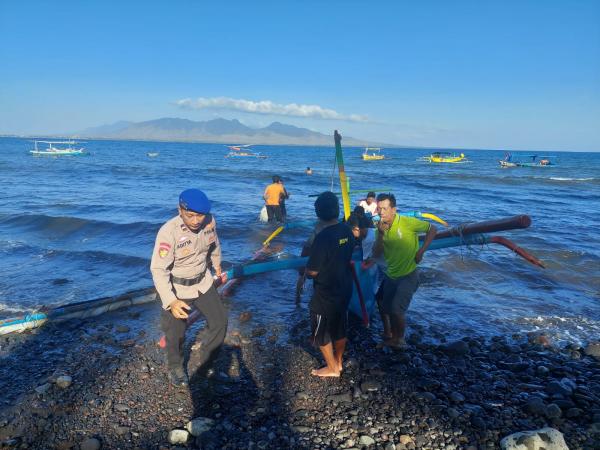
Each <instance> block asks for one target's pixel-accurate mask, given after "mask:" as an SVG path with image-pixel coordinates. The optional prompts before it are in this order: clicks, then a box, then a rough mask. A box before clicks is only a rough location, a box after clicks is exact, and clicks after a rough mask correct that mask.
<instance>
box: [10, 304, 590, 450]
mask: <svg viewBox="0 0 600 450" xmlns="http://www.w3.org/2000/svg"><path fill="white" fill-rule="evenodd" d="M229 308H230V315H229V317H230V325H229V329H228V334H227V337H226V341H225V345H224V348H223V350H222V352H221V354H220V355H219V358H218V359H217V361H216V363H215V371H214V374H212V375H211V376H209V377H207V376H206V374H205V373H202V374H200V373H196V374H193V372H194V367H195V365H194V364H195V363H194V361H195V356H196V355H195V352H194V351H190V356H189V363H188V371H189V373H190V377H191V384H190V389H184V390H178V389H176V388H173V387H171V386H170V385H168V382H167V378H166V368H165V364H164V362H163V355H162V351H161V350H160V349H159V348H158V347H157V345H156V341H157V340H158V337H159V331H158V316H159V314H158V313H159V305H158V304H156V303H152V304H147V305H138V306H135V307H132V308H130V309H127V310H120V311H115V312H111V313H108V314H105V315H103V316H100V317H96V318H94V319H86V320H82V321H80V322H77V323H70V322H69V323H66V322H63V323H61V324H58V325H52V324H47V325H46V326H45V327H43V328H41V329H39V330H37V331H36V332H32V333H25V334H22V335H8V336H4V337H1V338H0V358H1V359H0V361H2V364H1V367H0V388H1V389H2V392H3V398H2V400H0V442H1V443H2V448H31V449H42V448H43V449H47V448H57V449H70V448H73V449H77V448H85V449H88V448H97V447H95V444H96V443H100V444H101V448H103V449H106V448H119V449H136V448H144V449H145V448H151V449H170V448H203V449H210V448H214V449H219V448H258V449H265V448H273V449H275V448H307V449H308V448H310V449H314V448H322V449H329V448H346V449H349V448H373V449H374V448H382V449H386V450H391V449H405V448H406V449H413V448H442V449H448V450H451V449H459V448H468V449H470V450H475V449H488V448H489V449H492V448H500V440H501V439H502V438H504V437H505V436H508V435H509V434H512V433H514V432H519V431H525V430H535V429H539V428H543V427H545V426H550V427H553V428H555V429H557V430H559V431H561V432H562V433H563V434H564V438H565V440H566V442H567V445H568V447H569V448H570V449H579V448H581V449H588V448H599V447H598V444H597V443H598V442H600V360H599V359H596V358H600V346H593V345H591V346H589V347H588V348H586V349H585V350H586V351H587V352H588V353H594V354H595V355H596V356H595V357H593V356H590V355H586V354H585V351H584V349H580V348H576V346H574V345H571V346H567V347H566V348H562V349H561V348H556V347H553V346H552V345H551V343H549V342H548V340H547V339H546V338H544V336H543V335H542V336H540V335H534V334H530V335H529V336H527V335H525V334H516V335H513V336H496V337H492V338H491V339H484V338H480V337H465V338H463V339H462V340H459V341H454V342H451V343H449V344H444V343H442V344H436V343H425V342H423V338H424V337H426V335H427V330H426V329H425V328H424V327H422V326H419V325H413V326H410V325H409V330H408V334H409V336H408V343H409V344H410V345H409V348H408V349H407V350H406V351H402V352H391V351H388V350H380V349H377V348H376V343H377V341H378V339H379V337H378V336H377V334H376V333H377V331H376V329H364V328H362V327H360V325H358V324H353V325H352V326H351V328H350V333H349V337H350V342H349V344H348V350H347V352H346V355H345V368H344V373H343V374H342V377H341V378H340V379H318V378H315V377H312V376H311V375H310V370H311V369H313V368H316V367H318V366H319V365H320V364H321V359H320V356H319V354H318V350H317V349H314V348H312V347H311V346H310V345H309V344H308V341H307V337H308V334H309V322H308V312H307V311H306V310H305V309H304V308H302V309H301V310H299V311H298V314H297V315H295V316H294V321H293V323H290V324H289V328H287V329H277V328H273V327H272V326H271V327H270V325H272V324H268V323H260V322H259V320H258V319H257V318H254V317H248V314H247V313H246V315H244V314H241V313H243V311H239V310H237V308H236V305H235V303H232V304H231V305H230V306H229ZM238 317H239V319H238ZM193 328H194V329H195V330H198V329H199V328H200V327H199V324H197V325H195V326H194V327H193ZM193 334H195V333H194V332H188V334H187V337H188V340H187V345H186V348H187V349H188V350H189V349H190V346H191V344H192V342H193V336H192V335H193ZM69 379H70V382H69ZM61 386H62V387H61ZM199 417H203V418H206V419H211V420H212V422H211V421H208V420H205V421H204V422H203V423H204V425H203V427H204V428H203V430H205V431H204V432H203V433H201V434H200V436H198V437H193V436H189V437H188V441H187V444H186V445H183V444H179V446H177V445H171V444H170V443H169V433H170V432H171V431H172V430H175V429H181V430H183V429H184V428H185V426H186V424H187V423H188V422H189V421H190V420H191V419H194V418H199ZM196 431H197V430H196ZM392 445H394V447H392ZM90 446H91V447H90Z"/></svg>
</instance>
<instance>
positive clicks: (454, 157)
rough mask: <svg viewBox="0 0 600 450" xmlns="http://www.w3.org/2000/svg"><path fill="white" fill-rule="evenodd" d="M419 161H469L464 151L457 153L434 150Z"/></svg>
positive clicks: (451, 162) (450, 162) (454, 162)
mask: <svg viewBox="0 0 600 450" xmlns="http://www.w3.org/2000/svg"><path fill="white" fill-rule="evenodd" d="M417 161H425V162H429V163H449V164H456V163H465V162H469V160H468V159H467V157H466V156H465V154H464V153H460V154H456V153H450V152H434V153H432V154H431V155H429V156H422V157H421V158H419V159H417Z"/></svg>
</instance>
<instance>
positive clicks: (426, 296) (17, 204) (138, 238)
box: [0, 138, 600, 343]
mask: <svg viewBox="0 0 600 450" xmlns="http://www.w3.org/2000/svg"><path fill="white" fill-rule="evenodd" d="M81 145H83V146H84V147H85V149H86V151H87V152H88V153H89V155H88V156H81V157H34V156H32V155H31V154H30V153H29V151H30V150H31V149H32V148H33V142H32V141H31V140H30V139H20V138H0V192H1V195H0V318H8V317H13V316H18V315H22V314H24V313H28V312H32V311H36V310H39V309H43V308H48V307H53V306H58V305H63V304H69V303H72V302H80V301H85V300H93V299H96V298H100V297H107V296H113V295H118V294H123V293H126V292H129V291H132V290H136V289H140V288H145V287H150V286H152V279H151V276H150V271H149V265H150V257H151V254H152V249H153V245H154V239H155V236H156V233H157V231H158V229H159V228H160V226H161V225H162V224H163V223H164V222H165V221H167V220H168V219H170V218H171V217H173V216H175V215H176V214H177V210H176V207H177V199H178V195H179V193H180V192H181V191H182V190H184V189H187V188H199V189H202V190H203V191H205V192H206V194H207V195H208V196H209V198H210V199H211V201H212V205H213V213H214V215H215V217H216V220H217V231H218V235H219V237H220V240H221V244H222V248H223V258H224V260H225V261H226V263H227V264H237V263H245V262H247V261H248V260H249V259H250V258H251V257H252V255H253V254H254V253H255V252H256V250H258V249H259V248H260V247H261V245H262V242H263V240H264V239H265V238H266V237H267V236H268V235H269V234H270V233H271V232H272V231H273V228H274V227H273V226H271V225H268V224H263V223H261V222H259V220H258V215H259V211H260V209H261V207H262V203H263V202H262V194H263V191H264V188H265V186H266V185H268V184H269V183H270V180H271V177H272V176H273V175H275V174H276V175H280V176H281V177H282V178H283V180H284V183H285V186H286V188H287V190H288V191H289V193H290V195H291V196H290V199H289V200H288V201H287V210H288V220H289V221H292V222H296V221H309V222H310V221H311V220H313V219H314V218H315V214H314V207H313V204H314V200H315V197H314V195H316V194H319V193H320V192H323V191H325V190H333V191H334V192H339V191H340V188H339V179H338V176H337V167H335V165H334V161H335V148H334V146H333V139H332V145H331V146H330V147H314V146H253V147H252V150H253V151H255V152H260V153H262V154H263V155H265V156H267V158H264V159H256V158H225V155H226V154H227V153H228V149H227V147H226V146H224V145H222V144H203V143H174V142H143V141H111V140H92V141H86V142H84V143H82V144H81ZM342 145H343V141H342ZM463 151H464V153H465V154H466V156H467V158H468V160H469V162H468V163H464V164H429V163H426V162H422V161H418V159H419V158H420V157H422V156H425V155H428V154H429V153H431V150H427V149H417V148H414V149H413V148H398V149H391V148H390V149H383V150H382V153H384V154H385V155H386V157H387V158H388V159H386V160H384V161H362V159H361V157H360V155H361V152H362V149H360V148H355V147H354V148H352V147H348V148H344V158H345V169H346V173H347V175H348V177H349V178H350V186H351V190H354V191H366V190H372V191H376V192H393V193H394V194H395V196H396V198H397V200H398V210H399V211H420V212H428V213H433V214H435V215H437V216H439V217H441V218H443V219H444V220H446V221H447V222H448V223H449V224H451V225H459V224H464V223H468V222H478V221H485V220H492V219H499V218H504V217H508V216H513V215H517V214H528V215H530V216H531V219H532V225H531V227H530V228H528V229H522V230H514V231H506V232H501V233H498V234H499V235H502V236H505V237H507V238H509V239H511V240H512V241H513V242H515V243H516V244H517V245H518V246H520V247H523V248H525V249H527V250H528V251H529V252H530V253H532V254H533V255H535V256H537V257H538V258H539V259H541V260H542V261H543V263H544V264H545V265H546V268H545V269H542V268H539V267H536V266H533V265H531V264H529V263H528V262H526V261H525V260H523V259H522V258H520V257H518V256H517V255H515V254H514V253H512V252H511V251H509V250H508V249H507V248H505V247H500V246H497V245H487V246H483V247H482V246H471V247H459V248H453V249H445V250H435V251H431V252H429V253H427V254H426V255H425V258H424V260H423V262H422V264H421V269H420V271H421V286H420V288H419V290H418V292H417V294H416V295H415V298H414V299H413V303H412V305H411V308H410V312H409V321H410V322H411V323H413V324H420V325H421V326H424V327H426V329H427V330H430V333H428V334H429V335H430V336H431V337H432V338H436V337H446V338H447V337H448V336H453V335H456V336H458V337H460V336H472V335H483V336H485V337H490V336H494V335H499V334H514V333H526V332H544V333H547V334H548V335H549V336H550V337H551V338H552V339H554V340H555V341H556V342H560V343H568V342H575V343H584V342H587V341H590V340H594V339H598V338H599V337H600V232H599V231H598V230H599V229H600V201H599V200H600V153H575V152H545V154H549V155H552V156H554V158H552V161H553V162H554V163H555V164H556V165H555V166H553V167H545V168H511V169H502V168H500V166H499V163H498V160H500V159H502V157H503V156H504V152H502V151H489V150H463ZM149 153H150V154H153V153H158V155H156V156H153V157H151V156H148V154H149ZM533 153H534V152H527V151H525V152H513V158H514V157H518V156H519V155H520V154H521V155H526V154H533ZM539 154H541V153H539ZM307 167H311V168H312V170H313V175H310V176H309V175H306V174H305V169H306V168H307ZM364 196H365V194H364V193H356V194H353V196H352V201H353V204H356V203H357V202H358V201H359V200H360V199H361V198H362V197H364ZM310 231H311V228H310V226H304V227H299V228H294V229H290V230H285V231H284V232H283V233H282V234H280V235H279V236H278V237H277V238H276V239H275V240H274V241H273V244H272V245H273V246H274V248H275V250H276V253H275V254H276V257H292V256H295V255H298V254H299V252H300V248H301V245H302V243H303V241H304V240H305V239H306V237H307V236H308V235H309V233H310ZM296 279H297V274H296V272H294V271H279V272H272V273H267V274H263V275H257V276H254V277H251V278H248V279H245V280H244V281H243V282H242V283H241V284H240V285H239V287H238V289H237V290H235V291H234V293H233V295H232V297H231V299H230V302H232V303H234V304H237V306H238V307H239V309H246V310H249V311H251V312H253V314H254V315H255V316H256V317H260V318H261V320H263V321H264V322H265V323H274V324H279V325H281V326H286V324H288V323H290V320H291V319H292V317H293V316H297V315H298V314H305V313H306V311H305V308H306V302H307V299H308V296H309V295H310V288H307V291H308V292H307V293H305V295H304V298H303V301H302V304H301V306H300V307H299V306H297V305H296V302H295V295H294V293H295V284H296Z"/></svg>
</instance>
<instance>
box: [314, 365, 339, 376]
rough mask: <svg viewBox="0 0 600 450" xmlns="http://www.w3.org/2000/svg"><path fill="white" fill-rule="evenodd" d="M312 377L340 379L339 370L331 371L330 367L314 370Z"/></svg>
mask: <svg viewBox="0 0 600 450" xmlns="http://www.w3.org/2000/svg"><path fill="white" fill-rule="evenodd" d="M310 374H311V375H314V376H315V377H339V376H340V371H339V370H331V369H330V368H329V367H328V366H325V367H321V368H320V369H313V370H312V371H311V372H310Z"/></svg>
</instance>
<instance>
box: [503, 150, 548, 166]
mask: <svg viewBox="0 0 600 450" xmlns="http://www.w3.org/2000/svg"><path fill="white" fill-rule="evenodd" d="M523 158H529V159H530V160H529V161H519V160H513V159H512V154H511V153H508V152H507V153H506V154H505V155H504V159H501V160H500V161H498V162H499V163H500V167H505V168H508V167H556V164H555V163H553V162H552V161H551V160H550V158H555V156H538V155H523Z"/></svg>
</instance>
